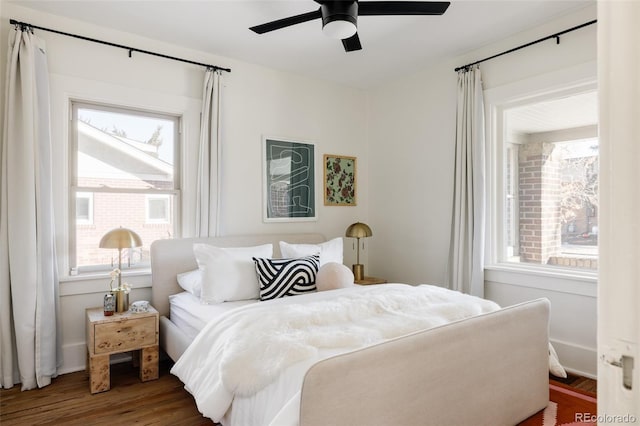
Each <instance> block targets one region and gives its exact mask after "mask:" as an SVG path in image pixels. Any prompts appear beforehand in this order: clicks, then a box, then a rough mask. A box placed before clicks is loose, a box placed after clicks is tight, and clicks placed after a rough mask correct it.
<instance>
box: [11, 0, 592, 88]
mask: <svg viewBox="0 0 640 426" xmlns="http://www.w3.org/2000/svg"><path fill="white" fill-rule="evenodd" d="M9 2H11V3H16V4H19V5H20V6H24V7H28V8H32V9H37V10H40V11H44V12H48V13H52V14H56V15H61V16H65V17H69V18H73V19H77V20H82V21H86V22H90V23H94V24H96V25H100V26H104V27H109V28H113V29H117V30H120V31H126V32H130V33H135V34H139V35H142V36H145V37H149V38H152V39H156V40H161V41H165V42H169V43H173V44H177V45H181V46H186V47H189V48H192V49H196V50H201V51H205V52H210V53H212V54H215V55H219V56H223V57H229V58H236V59H239V60H242V61H245V62H251V63H256V64H261V65H265V66H267V67H270V68H275V69H279V70H284V71H290V72H293V73H296V74H301V75H307V76H310V77H314V78H321V79H325V80H331V81H335V82H337V83H341V84H345V85H349V86H353V87H361V88H366V87H369V86H372V85H375V84H379V83H380V82H382V81H384V80H385V79H387V78H390V77H395V76H398V75H406V74H408V73H412V72H416V71H418V70H420V69H422V68H424V67H426V66H428V65H429V64H430V63H433V62H434V61H435V60H436V59H438V58H442V57H451V56H457V55H460V54H463V53H466V52H469V51H471V50H473V49H476V48H478V47H481V46H483V45H486V44H489V43H492V42H495V41H497V40H500V39H502V38H504V37H507V36H510V35H513V34H516V33H518V32H521V31H524V30H527V29H529V28H533V27H536V26H538V25H541V24H542V23H544V22H547V21H549V20H551V19H554V18H557V17H559V16H562V15H566V14H568V13H571V12H573V11H576V10H578V9H581V8H583V7H586V6H589V5H592V4H594V2H595V0H568V1H564V0H501V1H485V0H453V1H452V2H451V6H450V7H449V9H448V10H447V12H446V13H445V14H444V15H443V16H386V17H379V16H365V17H360V18H359V19H358V34H359V35H360V40H361V42H362V46H363V50H361V51H356V52H350V53H345V52H344V50H343V48H342V44H341V43H340V41H339V40H332V39H329V38H327V37H326V36H324V35H323V34H322V31H321V23H320V21H319V20H316V21H311V22H307V23H304V24H299V25H295V26H292V27H289V28H286V29H282V30H279V31H274V32H271V33H267V34H264V35H257V34H254V33H253V32H251V31H249V30H248V28H249V27H250V26H254V25H257V24H262V23H265V22H267V21H271V20H275V19H280V18H284V17H287V16H290V15H295V14H300V13H304V12H308V11H312V10H314V9H317V7H318V5H317V3H315V2H313V1H312V0H286V1H284V0H280V1H274V0H235V1H222V0H205V1H202V0H201V1H192V0H163V1H157V0H156V1H151V0H147V1H139V0H130V1H116V0H111V1H105V0H93V1H73V0H37V1H32V0H9ZM34 24H35V23H34ZM40 25H42V26H45V25H43V24H40ZM56 29H58V30H62V31H64V30H65V29H64V28H56ZM192 59H194V60H197V58H192ZM215 65H219V66H223V67H225V66H228V64H225V63H219V64H215ZM460 65H463V64H460Z"/></svg>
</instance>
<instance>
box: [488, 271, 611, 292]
mask: <svg viewBox="0 0 640 426" xmlns="http://www.w3.org/2000/svg"><path fill="white" fill-rule="evenodd" d="M485 282H494V283H499V284H507V285H513V286H520V287H529V288H536V289H541V290H549V291H554V292H559V293H568V294H576V295H581V296H588V297H597V284H598V275H597V273H595V272H589V271H573V270H568V269H563V268H557V269H556V268H554V269H553V270H549V268H546V267H543V268H536V267H532V266H515V265H514V266H512V265H505V264H494V265H489V266H486V267H485Z"/></svg>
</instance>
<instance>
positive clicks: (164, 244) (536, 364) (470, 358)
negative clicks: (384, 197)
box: [151, 234, 549, 426]
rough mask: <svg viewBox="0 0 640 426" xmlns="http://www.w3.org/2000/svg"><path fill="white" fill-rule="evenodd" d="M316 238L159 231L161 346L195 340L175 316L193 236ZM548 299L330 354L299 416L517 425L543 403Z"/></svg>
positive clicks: (228, 242) (156, 289)
mask: <svg viewBox="0 0 640 426" xmlns="http://www.w3.org/2000/svg"><path fill="white" fill-rule="evenodd" d="M279 241H287V242H291V243H308V244H317V243H320V242H323V241H325V238H324V237H323V236H322V235H320V234H271V235H245V236H227V237H210V238H186V239H173V240H159V241H156V242H154V243H153V244H152V245H151V270H152V298H151V299H152V304H153V306H154V307H155V308H156V309H157V310H158V312H159V313H160V316H161V317H160V346H161V348H162V349H163V350H164V351H165V352H166V353H167V354H168V355H169V356H170V357H171V358H172V359H173V360H177V359H178V358H179V357H180V355H182V353H183V352H184V351H185V349H186V348H187V347H188V346H189V344H190V341H189V339H188V338H186V337H185V336H184V334H183V333H182V332H181V331H180V330H179V329H178V328H177V327H176V326H175V325H174V324H173V323H172V322H171V320H170V319H169V300H168V298H169V295H171V294H175V293H179V292H181V291H182V289H181V288H180V286H178V283H177V281H176V275H177V274H179V273H181V272H186V271H190V270H193V269H195V268H196V267H197V264H196V261H195V258H194V256H193V250H192V247H193V244H194V243H196V242H204V243H208V244H212V245H215V246H219V247H244V246H253V245H260V244H268V243H272V244H273V248H274V257H279V253H280V250H279V246H278V242H279ZM548 322H549V301H548V300H546V299H539V300H534V301H531V302H526V303H522V304H519V305H515V306H511V307H508V308H505V309H501V310H499V311H496V312H492V313H489V314H484V315H480V316H477V317H473V318H468V319H464V320H461V321H457V322H453V323H450V324H447V325H444V326H440V327H436V328H433V329H430V330H424V331H420V332H417V333H413V334H410V335H408V336H403V337H400V338H397V339H393V340H390V341H387V342H384V343H380V344H377V345H374V346H369V347H367V348H363V349H360V350H357V351H354V352H350V353H346V354H343V355H338V356H335V357H331V358H328V359H326V360H323V361H320V362H318V363H316V364H314V365H313V366H312V367H311V368H310V369H309V371H308V372H307V374H306V376H305V379H304V382H303V386H302V394H301V404H300V425H301V426H326V425H327V424H329V423H330V424H336V425H365V424H380V425H400V424H401V425H407V426H410V425H420V426H423V425H445V424H446V425H460V426H463V425H474V426H476V425H491V426H500V425H505V426H506V425H514V424H517V423H518V422H520V421H522V420H524V419H526V418H527V417H529V416H531V415H533V414H535V413H536V412H537V411H539V410H541V409H543V408H544V407H546V406H547V404H548V401H549V382H548V366H549V354H548V339H549V337H548Z"/></svg>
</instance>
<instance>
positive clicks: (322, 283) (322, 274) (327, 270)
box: [316, 262, 354, 291]
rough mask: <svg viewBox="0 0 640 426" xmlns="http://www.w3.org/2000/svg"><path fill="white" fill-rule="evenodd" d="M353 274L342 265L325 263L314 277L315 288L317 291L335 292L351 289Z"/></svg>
mask: <svg viewBox="0 0 640 426" xmlns="http://www.w3.org/2000/svg"><path fill="white" fill-rule="evenodd" d="M353 281H354V279H353V272H351V269H349V268H347V267H346V266H344V265H343V264H342V263H336V262H328V263H325V264H324V265H323V266H322V267H321V268H320V269H319V270H318V274H317V275H316V287H317V288H318V291H325V290H335V289H338V288H345V287H351V286H352V285H354V284H353Z"/></svg>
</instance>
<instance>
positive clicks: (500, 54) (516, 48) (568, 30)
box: [454, 19, 598, 72]
mask: <svg viewBox="0 0 640 426" xmlns="http://www.w3.org/2000/svg"><path fill="white" fill-rule="evenodd" d="M596 22H598V20H597V19H594V20H593V21H589V22H585V23H584V24H581V25H577V26H575V27H571V28H569V29H566V30H564V31H560V32H559V33H555V34H551V35H550V36H546V37H543V38H541V39H538V40H535V41H532V42H530V43H527V44H523V45H521V46H518V47H514V48H513V49H509V50H505V51H504V52H500V53H498V54H495V55H493V56H489V57H488V58H484V59H480V60H479V61H475V62H472V63H470V64H467V65H463V66H461V67H458V68H456V69H455V70H454V71H456V72H458V71H460V70H463V69H466V68H469V67H472V66H474V65H477V64H479V63H481V62H485V61H488V60H489V59H493V58H497V57H498V56H502V55H506V54H507V53H511V52H515V51H516V50H520V49H524V48H525V47H529V46H532V45H534V44H537V43H541V42H543V41H546V40H549V39H552V38H555V39H556V44H560V36H561V35H563V34H566V33H570V32H571V31H575V30H579V29H580V28H584V27H588V26H589V25H593V24H595V23H596Z"/></svg>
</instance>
